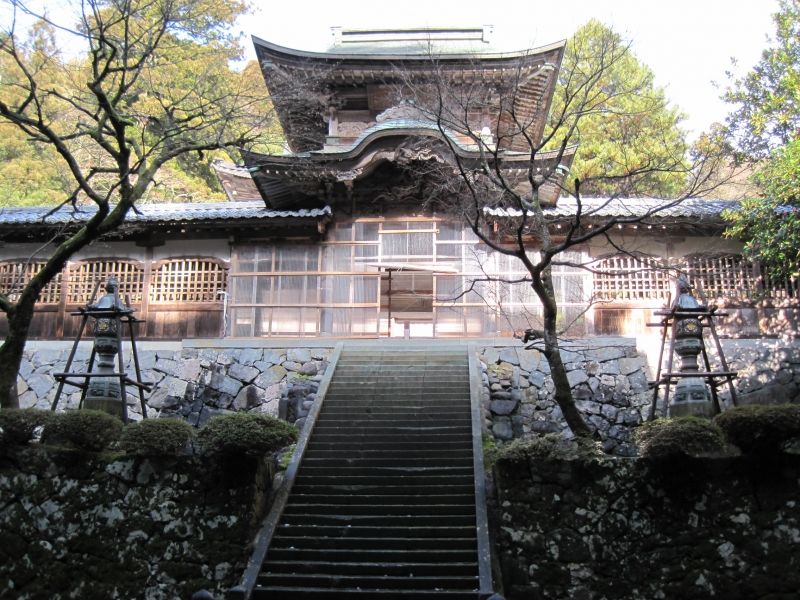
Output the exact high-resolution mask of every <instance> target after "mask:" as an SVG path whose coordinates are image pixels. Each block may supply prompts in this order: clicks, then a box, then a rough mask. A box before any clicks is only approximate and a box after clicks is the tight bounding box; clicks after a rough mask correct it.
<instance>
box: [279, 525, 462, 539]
mask: <svg viewBox="0 0 800 600" xmlns="http://www.w3.org/2000/svg"><path fill="white" fill-rule="evenodd" d="M275 534H276V535H295V536H304V537H331V536H338V537H351V536H352V537H358V538H367V537H370V538H380V537H384V536H388V537H393V538H401V537H409V538H423V537H429V538H444V537H452V538H469V539H472V540H474V539H475V527H385V526H382V527H361V526H355V527H352V526H338V527H337V526H326V525H293V526H287V525H281V526H279V527H278V528H277V529H276V532H275Z"/></svg>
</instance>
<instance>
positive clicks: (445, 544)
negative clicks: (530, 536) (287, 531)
mask: <svg viewBox="0 0 800 600" xmlns="http://www.w3.org/2000/svg"><path fill="white" fill-rule="evenodd" d="M475 545H476V542H475V539H474V538H473V539H470V538H456V537H446V538H445V537H443V538H430V537H421V538H410V537H398V538H395V537H390V536H384V537H365V538H359V537H352V536H347V537H338V536H337V537H318V536H315V537H303V536H284V535H277V536H275V537H273V538H272V546H271V547H272V548H273V549H275V548H302V549H304V550H346V551H350V550H398V551H401V550H413V551H417V550H425V549H428V550H472V551H477V548H476V546H475Z"/></svg>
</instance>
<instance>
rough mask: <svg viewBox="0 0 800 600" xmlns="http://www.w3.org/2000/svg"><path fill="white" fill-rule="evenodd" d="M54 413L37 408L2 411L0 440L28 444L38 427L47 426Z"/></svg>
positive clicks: (0, 414) (0, 412)
mask: <svg viewBox="0 0 800 600" xmlns="http://www.w3.org/2000/svg"><path fill="white" fill-rule="evenodd" d="M52 415H53V413H51V412H50V411H49V410H39V409H36V408H21V409H16V408H10V409H7V410H2V411H0V429H2V431H3V433H2V435H1V436H0V441H2V442H3V443H5V444H19V445H21V444H27V443H28V442H30V441H31V439H32V438H33V434H34V431H35V430H36V428H37V427H41V426H46V425H47V423H49V422H50V419H51V417H52Z"/></svg>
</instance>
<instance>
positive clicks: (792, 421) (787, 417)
mask: <svg viewBox="0 0 800 600" xmlns="http://www.w3.org/2000/svg"><path fill="white" fill-rule="evenodd" d="M714 423H716V424H717V425H718V426H719V427H720V428H721V429H722V431H723V432H725V435H726V436H727V438H728V440H729V441H730V442H731V443H732V444H735V445H736V446H738V447H739V448H741V449H742V451H744V452H770V453H771V452H777V451H779V450H780V449H781V447H782V446H783V444H784V443H785V442H788V441H789V440H792V439H793V438H797V437H800V404H766V405H750V406H739V407H736V408H732V409H730V410H726V411H725V412H724V413H722V414H719V415H717V416H716V417H714Z"/></svg>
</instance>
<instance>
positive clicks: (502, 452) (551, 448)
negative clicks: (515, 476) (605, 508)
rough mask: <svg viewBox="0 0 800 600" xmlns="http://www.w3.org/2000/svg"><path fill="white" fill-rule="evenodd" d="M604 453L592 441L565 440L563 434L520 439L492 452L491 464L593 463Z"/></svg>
mask: <svg viewBox="0 0 800 600" xmlns="http://www.w3.org/2000/svg"><path fill="white" fill-rule="evenodd" d="M601 456H603V452H602V451H601V450H600V449H599V448H598V446H597V444H595V443H594V442H593V441H592V440H589V439H585V438H580V437H576V438H573V439H571V440H567V439H564V438H563V437H562V436H561V434H558V433H548V434H546V435H542V436H536V437H529V438H518V439H516V440H514V441H512V442H510V443H508V444H505V445H503V446H501V447H500V448H498V449H496V450H493V451H491V452H490V459H489V460H490V462H499V461H504V460H507V461H517V460H529V459H539V460H578V461H593V460H597V459H598V458H599V457H601Z"/></svg>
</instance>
